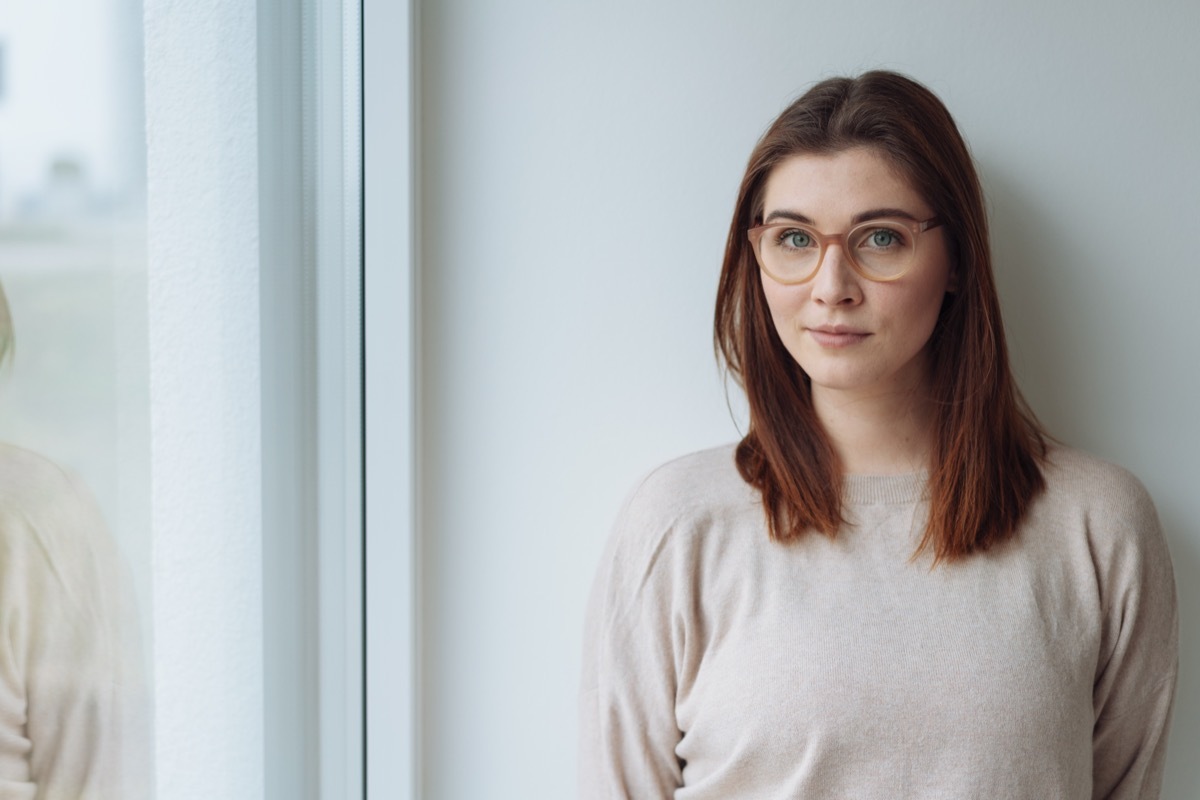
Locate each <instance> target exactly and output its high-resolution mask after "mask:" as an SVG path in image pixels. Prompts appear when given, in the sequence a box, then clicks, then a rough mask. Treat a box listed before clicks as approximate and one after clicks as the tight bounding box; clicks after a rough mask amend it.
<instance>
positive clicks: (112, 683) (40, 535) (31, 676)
mask: <svg viewBox="0 0 1200 800" xmlns="http://www.w3.org/2000/svg"><path fill="white" fill-rule="evenodd" d="M30 458H31V459H32V458H33V457H32V455H31V454H30ZM5 471H7V466H6V467H5ZM6 477H7V476H6ZM127 590H128V585H127V583H126V582H125V581H123V580H122V573H121V565H120V561H119V559H118V557H117V553H116V549H115V545H114V543H113V542H112V540H111V538H110V537H109V535H108V533H107V531H106V529H105V527H104V524H103V522H102V521H101V519H100V515H99V512H98V510H97V509H96V508H95V506H94V505H93V503H92V502H91V499H90V495H89V494H88V493H87V492H86V490H84V489H83V487H82V486H80V485H79V484H78V483H77V482H75V481H74V480H73V479H71V478H70V477H68V476H67V475H65V474H64V473H62V472H61V471H59V470H58V469H57V467H54V466H53V465H50V464H48V463H46V462H40V463H37V464H35V465H34V466H33V467H32V469H30V470H29V471H28V472H26V474H24V475H22V476H20V477H18V478H16V479H14V480H9V481H6V482H5V491H4V496H3V497H0V618H2V620H3V627H2V630H3V637H2V639H0V648H2V650H0V681H2V686H0V796H2V797H22V798H33V799H35V800H68V799H69V800H127V799H128V798H139V797H144V796H145V795H144V792H145V791H146V790H147V787H148V783H149V781H148V778H149V770H148V769H146V770H144V771H143V770H140V768H139V767H138V766H137V765H143V764H146V763H148V762H146V760H145V759H146V752H145V751H146V746H147V745H148V742H147V741H145V738H144V736H143V735H142V733H144V730H145V728H144V724H145V716H144V713H143V712H144V707H143V705H142V700H143V699H144V694H143V692H144V686H143V685H142V683H141V681H140V674H141V670H140V647H139V646H138V637H137V635H136V628H137V619H136V615H135V614H134V611H133V607H132V603H129V602H128V592H127Z"/></svg>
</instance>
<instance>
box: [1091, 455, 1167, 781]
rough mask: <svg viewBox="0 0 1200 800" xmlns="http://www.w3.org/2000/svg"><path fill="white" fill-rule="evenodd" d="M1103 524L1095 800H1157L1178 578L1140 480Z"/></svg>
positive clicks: (1113, 499) (1117, 499)
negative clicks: (1105, 532)
mask: <svg viewBox="0 0 1200 800" xmlns="http://www.w3.org/2000/svg"><path fill="white" fill-rule="evenodd" d="M1108 500H1109V502H1108V503H1106V505H1108V506H1109V507H1108V509H1106V510H1105V512H1104V513H1103V514H1098V515H1097V519H1096V525H1097V527H1110V526H1111V530H1112V534H1111V536H1100V537H1095V539H1094V541H1095V551H1096V567H1097V572H1098V576H1099V577H1100V581H1101V593H1102V597H1101V600H1102V603H1103V607H1104V629H1103V635H1102V661H1101V663H1100V664H1099V665H1098V670H1097V676H1096V681H1095V685H1094V690H1093V706H1094V709H1095V714H1096V723H1095V727H1094V729H1093V733H1092V748H1093V758H1092V776H1093V791H1092V797H1093V798H1096V799H1097V800H1100V799H1101V798H1103V800H1135V799H1136V800H1143V799H1146V798H1157V797H1158V796H1159V791H1160V787H1161V785H1162V776H1163V767H1164V762H1165V758H1166V749H1167V732H1168V729H1169V727H1170V722H1171V706H1172V701H1173V699H1174V695H1175V683H1176V679H1177V675H1178V667H1179V662H1178V659H1179V655H1178V651H1179V623H1178V611H1177V606H1176V599H1175V579H1174V574H1173V572H1172V569H1171V557H1170V554H1169V553H1168V551H1167V545H1166V541H1165V539H1164V537H1163V534H1162V530H1161V527H1160V525H1159V522H1158V516H1157V514H1156V513H1155V510H1154V505H1153V503H1152V502H1151V500H1150V497H1149V495H1148V494H1147V493H1146V491H1145V489H1144V488H1142V486H1141V484H1140V483H1137V482H1136V480H1134V479H1132V477H1130V483H1129V485H1127V486H1126V487H1121V490H1119V491H1116V492H1113V493H1112V495H1110V497H1109V498H1108Z"/></svg>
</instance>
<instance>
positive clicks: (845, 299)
mask: <svg viewBox="0 0 1200 800" xmlns="http://www.w3.org/2000/svg"><path fill="white" fill-rule="evenodd" d="M860 280H861V278H860V277H859V275H858V273H857V272H855V271H854V267H852V266H851V265H850V261H849V260H848V259H847V258H846V251H845V250H844V249H843V248H842V245H841V243H837V244H832V245H829V246H828V247H826V248H825V252H824V254H823V255H822V257H821V263H820V264H818V265H817V274H816V275H814V276H813V278H812V299H813V300H815V301H816V302H818V303H821V304H822V305H827V306H840V305H855V304H857V303H860V302H862V287H861V285H860V284H859V281H860Z"/></svg>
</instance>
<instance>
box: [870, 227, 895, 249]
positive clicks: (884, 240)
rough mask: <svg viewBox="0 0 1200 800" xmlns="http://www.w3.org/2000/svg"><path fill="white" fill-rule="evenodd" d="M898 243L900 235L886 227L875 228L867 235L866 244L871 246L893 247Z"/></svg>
mask: <svg viewBox="0 0 1200 800" xmlns="http://www.w3.org/2000/svg"><path fill="white" fill-rule="evenodd" d="M900 243H901V240H900V235H899V234H898V233H896V232H895V231H893V230H889V229H888V228H877V229H876V230H874V231H872V232H871V235H870V236H868V237H867V244H869V245H871V247H879V248H886V247H894V246H896V245H898V244H900Z"/></svg>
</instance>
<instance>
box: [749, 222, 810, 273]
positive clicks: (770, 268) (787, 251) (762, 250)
mask: <svg viewBox="0 0 1200 800" xmlns="http://www.w3.org/2000/svg"><path fill="white" fill-rule="evenodd" d="M759 255H760V257H761V258H762V265H763V267H764V268H765V269H766V270H767V272H769V273H770V274H771V275H773V276H774V277H775V278H778V279H779V280H781V281H800V280H804V279H805V278H807V277H808V276H810V275H812V274H813V273H814V272H816V271H817V264H818V262H819V261H820V260H821V245H820V242H819V241H818V239H817V234H816V232H815V231H813V230H812V229H811V228H806V227H804V226H803V225H776V226H774V227H771V228H767V229H766V230H764V231H763V234H762V239H761V240H760V241H759Z"/></svg>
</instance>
